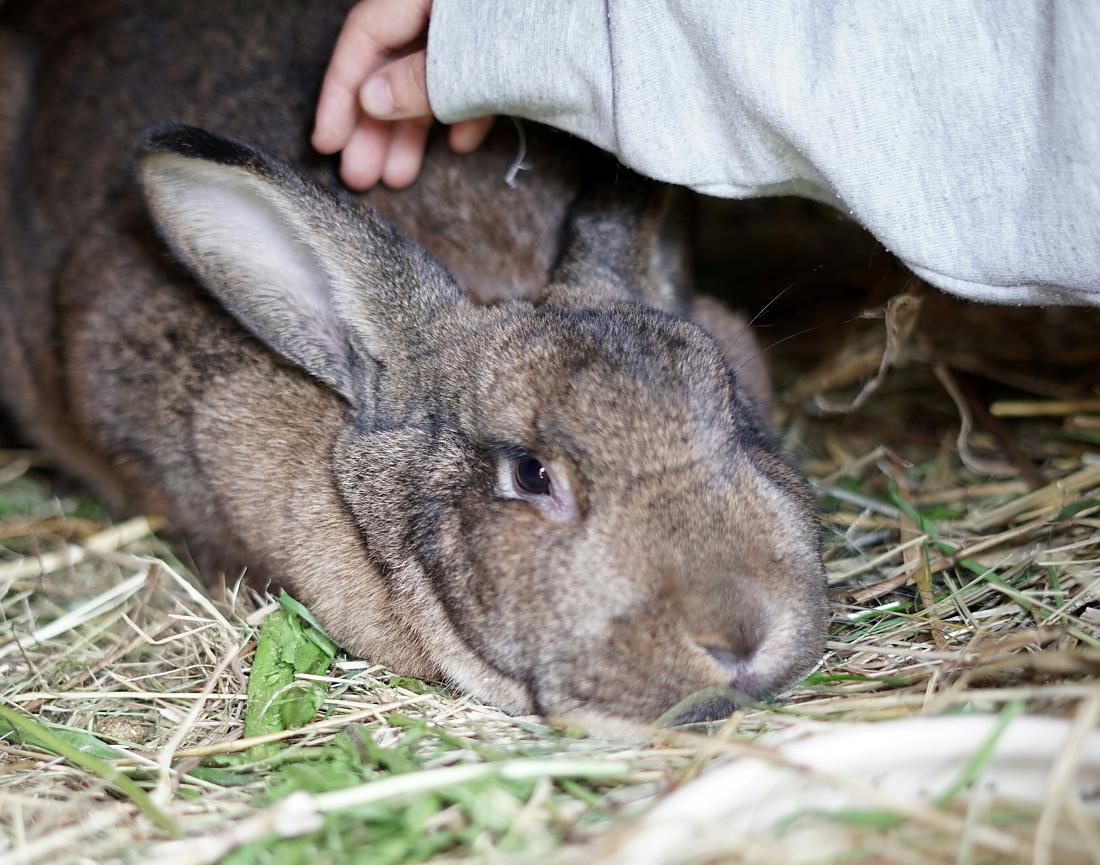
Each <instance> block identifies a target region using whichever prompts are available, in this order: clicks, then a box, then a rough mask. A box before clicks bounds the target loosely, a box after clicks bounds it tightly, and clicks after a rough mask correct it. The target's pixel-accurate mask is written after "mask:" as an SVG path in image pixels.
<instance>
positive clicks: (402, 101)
mask: <svg viewBox="0 0 1100 865" xmlns="http://www.w3.org/2000/svg"><path fill="white" fill-rule="evenodd" d="M426 57H427V53H426V52H425V51H415V52H413V53H412V54H409V55H408V56H406V57H402V58H401V59H399V60H394V61H392V62H390V63H387V64H386V65H385V66H383V67H382V68H381V69H380V70H379V71H378V72H377V73H376V74H374V75H372V76H371V77H370V79H369V80H368V81H367V83H366V84H365V85H363V89H362V90H361V91H360V92H359V102H360V104H361V105H362V106H363V110H364V111H366V112H367V114H369V115H370V116H371V117H377V118H378V119H379V120H405V119H408V118H411V117H429V116H431V113H432V107H431V105H429V104H428V83H427V63H426Z"/></svg>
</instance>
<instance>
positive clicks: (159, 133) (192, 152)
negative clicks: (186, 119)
mask: <svg viewBox="0 0 1100 865" xmlns="http://www.w3.org/2000/svg"><path fill="white" fill-rule="evenodd" d="M161 153H168V154H175V155H176V156H187V157H190V158H192V159H206V160H209V161H211V162H219V163H221V164H222V165H240V166H249V165H255V164H256V163H257V162H259V161H260V159H259V155H258V154H257V153H256V151H254V150H252V148H250V147H246V146H245V145H243V144H241V143H239V142H237V141H233V140H231V139H229V138H222V137H221V136H220V135H215V134H214V133H213V132H209V131H207V130H206V129H202V128H201V127H198V126H189V125H187V124H186V123H175V122H172V121H165V122H164V123H158V124H157V125H156V126H151V127H150V128H149V129H148V130H146V132H145V135H144V136H143V137H142V140H141V144H140V145H139V146H138V157H139V158H140V159H144V158H145V157H147V156H152V155H155V154H161Z"/></svg>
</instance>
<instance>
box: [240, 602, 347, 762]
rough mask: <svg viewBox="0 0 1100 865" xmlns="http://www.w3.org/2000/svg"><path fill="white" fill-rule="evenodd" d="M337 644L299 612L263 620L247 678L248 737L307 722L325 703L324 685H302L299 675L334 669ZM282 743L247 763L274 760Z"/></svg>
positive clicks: (253, 754) (260, 748)
mask: <svg viewBox="0 0 1100 865" xmlns="http://www.w3.org/2000/svg"><path fill="white" fill-rule="evenodd" d="M335 654H336V645H335V644H334V643H333V642H332V641H331V640H330V639H329V638H328V637H327V636H325V635H324V634H323V633H321V632H319V631H318V630H317V629H315V628H314V627H313V626H312V625H310V624H309V623H308V622H305V621H303V620H302V619H301V618H300V617H299V616H298V614H297V613H295V612H291V611H288V610H279V611H277V612H275V613H272V614H271V615H270V616H268V617H267V619H266V620H265V621H264V626H263V630H262V631H261V632H260V642H259V645H257V647H256V655H255V658H254V659H253V661H252V673H251V675H250V676H249V680H248V708H247V709H246V711H245V719H244V735H245V737H246V738H250V737H252V736H262V735H265V734H268V733H279V732H282V731H283V730H294V729H297V728H298V727H301V726H303V725H304V724H308V723H309V722H310V721H311V720H312V719H313V717H314V715H316V714H317V710H318V709H320V708H321V704H322V703H323V702H324V699H325V693H326V690H327V689H326V688H325V686H324V685H323V684H322V683H320V682H309V681H299V680H297V679H296V676H297V674H299V673H307V674H310V675H315V676H321V675H324V674H325V673H327V672H328V671H329V669H330V668H331V666H332V659H333V657H334V655H335ZM280 747H281V745H280V744H279V743H277V742H271V743H267V744H264V745H257V746H256V747H254V748H252V749H250V750H249V751H248V752H247V759H248V760H250V761H251V760H259V759H265V758H267V757H270V756H271V755H273V754H274V753H276V752H277V751H278V750H279V749H280Z"/></svg>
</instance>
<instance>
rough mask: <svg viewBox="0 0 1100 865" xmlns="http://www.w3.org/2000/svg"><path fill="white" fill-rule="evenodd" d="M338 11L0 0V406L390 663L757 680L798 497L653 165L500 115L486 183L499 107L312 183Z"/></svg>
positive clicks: (761, 399) (749, 345) (761, 390)
mask: <svg viewBox="0 0 1100 865" xmlns="http://www.w3.org/2000/svg"><path fill="white" fill-rule="evenodd" d="M348 6H350V4H349V3H331V4H321V3H315V2H308V0H280V2H277V3H275V2H272V3H263V4H255V3H246V2H230V3H225V2H212V0H211V2H201V0H200V2H193V3H187V4H181V3H174V2H170V0H164V2H137V0H98V2H81V3H71V2H65V3H62V2H53V0H44V2H43V0H39V2H8V3H7V4H6V5H5V6H4V7H3V9H2V11H0V121H2V122H0V171H2V175H0V178H2V180H0V182H2V184H3V185H2V186H0V196H2V198H0V201H2V205H0V208H2V209H0V364H2V368H0V397H2V399H3V402H4V404H5V406H6V407H7V408H8V409H9V410H10V411H11V412H12V413H13V414H14V415H15V416H16V418H17V419H18V421H19V422H20V424H21V425H22V427H23V428H24V429H25V431H26V432H27V434H28V435H29V436H31V437H32V438H33V439H34V440H36V441H37V442H39V443H40V444H41V445H43V446H44V447H48V448H49V449H51V450H52V451H53V452H55V453H56V455H57V456H58V458H59V459H60V460H61V461H62V462H63V463H64V464H65V465H66V466H67V467H68V468H70V469H71V470H73V471H74V472H76V473H78V474H80V475H82V476H84V477H85V478H86V479H88V480H89V481H91V482H92V483H93V484H94V485H95V486H96V487H97V488H98V489H99V490H100V491H101V492H102V493H103V494H104V495H105V496H107V497H108V498H110V499H111V500H112V501H113V502H115V503H116V504H117V505H118V506H120V507H125V508H129V509H136V508H140V509H142V510H144V511H148V512H156V513H162V514H164V515H166V516H168V517H169V518H170V519H171V520H172V521H173V522H174V524H175V525H177V526H179V527H180V528H181V529H182V530H184V532H185V533H186V535H187V537H188V539H189V543H190V545H191V548H192V549H193V550H195V551H197V553H198V554H199V555H200V561H205V562H216V563H217V565H218V566H219V567H225V568H235V567H239V566H247V567H248V568H249V569H251V570H253V571H255V572H258V573H261V574H263V575H265V576H267V577H270V578H272V579H274V580H276V581H278V582H280V583H282V584H284V585H286V586H287V587H288V588H289V589H290V590H291V591H292V592H293V593H295V594H296V595H297V596H298V597H300V598H301V599H302V600H303V601H304V602H305V603H306V604H307V605H308V606H309V607H310V608H311V609H312V610H313V611H314V613H315V614H316V615H317V617H318V618H319V619H320V620H321V622H322V623H323V624H324V625H325V627H326V628H327V629H328V630H329V632H330V633H331V634H332V636H333V637H334V638H335V639H337V640H338V641H339V642H341V644H342V645H344V646H345V647H346V648H347V649H348V650H349V651H352V652H354V653H356V654H359V655H361V656H363V657H367V658H370V659H371V660H374V661H377V662H379V663H383V664H386V665H387V666H389V667H391V668H393V669H395V670H397V671H400V672H402V673H406V674H410V675H417V676H422V677H431V678H438V679H443V680H446V681H448V682H450V683H452V684H453V685H455V686H456V687H459V688H462V689H465V690H468V691H470V692H472V693H474V694H475V695H477V696H479V697H481V698H483V699H486V700H490V701H494V702H496V703H498V704H500V705H502V706H504V707H506V708H509V709H512V710H516V711H525V710H526V711H531V710H534V711H542V712H563V711H581V712H591V713H594V714H598V715H602V716H618V717H631V718H653V717H655V716H657V715H658V714H660V713H661V712H663V711H664V710H666V709H667V708H668V707H670V706H671V705H673V704H674V703H676V702H677V701H678V700H680V699H681V698H683V697H684V696H686V695H688V694H690V693H692V692H694V691H696V690H699V689H701V688H705V687H708V686H733V687H735V688H737V689H739V690H741V691H744V692H748V693H750V694H755V695H764V694H770V693H773V692H775V691H776V690H778V689H781V688H782V687H784V686H786V685H788V684H790V683H791V682H792V681H793V680H794V679H795V678H796V677H797V676H798V675H800V674H801V673H803V672H805V670H806V669H808V668H809V666H811V665H812V664H813V663H814V661H815V660H816V659H817V657H818V656H819V654H820V651H821V647H822V641H823V634H824V622H825V593H824V578H823V573H822V568H821V563H820V553H819V542H818V528H817V521H816V516H815V512H814V509H813V506H812V502H811V500H810V498H809V496H808V494H807V491H806V486H805V483H804V482H803V481H802V480H801V479H800V478H799V477H798V475H797V474H796V473H795V472H794V471H792V470H791V469H790V468H789V467H788V465H787V464H786V462H785V461H784V460H783V459H782V458H781V457H779V456H778V455H777V453H776V449H775V445H774V443H773V442H772V440H771V438H770V434H769V433H768V430H767V421H766V417H765V412H764V411H763V410H762V408H761V407H762V406H765V405H766V400H767V394H766V378H765V376H764V373H763V368H762V366H761V363H760V361H759V359H758V358H757V351H756V347H755V344H754V343H753V341H752V339H751V337H750V335H749V333H748V331H747V328H745V326H744V324H743V322H742V320H741V319H739V318H737V317H736V316H733V315H731V314H730V313H728V312H726V311H725V310H724V309H723V308H722V307H721V306H720V305H719V304H717V303H715V302H714V301H710V300H706V299H702V298H698V299H693V298H691V297H690V295H689V294H687V292H686V290H685V277H684V275H683V273H682V261H683V248H682V244H681V243H679V242H678V241H677V240H676V239H675V236H674V235H673V236H672V239H671V240H670V239H669V235H668V232H666V231H665V230H664V227H665V226H666V225H668V224H670V223H671V222H674V219H669V218H668V217H669V214H668V211H667V207H666V206H665V204H664V199H663V198H661V196H660V192H659V190H657V188H656V187H655V186H654V185H652V184H648V183H647V182H644V181H641V180H640V179H638V178H634V177H631V176H629V175H628V174H626V173H624V174H623V176H622V177H621V178H620V180H619V182H616V183H610V184H608V183H604V184H603V186H601V185H600V183H599V182H598V181H599V179H600V177H601V176H603V175H613V174H614V171H615V170H614V168H612V167H610V166H609V165H608V164H607V163H606V161H605V160H603V159H602V157H600V156H599V155H596V154H593V153H592V152H590V151H589V150H588V149H587V148H585V147H584V146H583V145H581V144H580V143H578V142H575V141H572V140H570V139H568V138H566V137H565V136H560V135H557V134H554V133H551V132H549V131H548V130H541V129H537V128H530V127H529V128H528V131H529V137H530V139H531V141H530V148H529V151H528V154H527V157H526V160H525V162H526V164H527V166H528V168H527V170H525V171H522V172H520V174H519V178H518V182H517V184H516V185H515V186H514V187H512V186H509V185H508V184H506V183H504V182H503V180H502V178H503V177H504V175H505V173H506V172H507V171H508V167H509V164H510V163H511V162H512V160H513V158H514V156H515V153H516V146H517V144H516V137H515V132H514V130H513V129H512V128H511V126H510V125H509V124H507V123H498V130H497V132H496V133H494V135H493V137H492V138H491V139H490V141H489V142H488V144H487V145H486V146H485V147H484V148H483V149H482V150H480V151H478V152H477V153H475V154H472V155H469V156H461V157H459V156H455V155H453V154H451V153H449V152H448V151H447V149H446V147H445V146H443V145H442V144H441V143H440V142H439V141H438V140H436V141H435V143H433V145H432V146H431V148H430V151H429V154H428V158H427V162H426V166H425V170H424V173H423V175H422V177H421V179H420V181H418V183H417V185H416V186H415V187H414V188H413V189H411V190H409V191H407V192H404V193H394V192H390V191H386V190H376V191H373V192H371V193H369V194H368V195H365V196H358V197H352V196H350V195H348V194H347V193H346V192H344V191H341V189H340V187H339V184H338V182H337V180H336V177H335V171H334V164H333V161H332V160H330V159H325V158H321V157H319V156H317V155H316V154H314V153H313V152H312V151H311V149H310V148H309V146H308V131H309V125H310V121H311V118H312V109H313V105H314V101H315V98H316V94H317V91H318V88H319V84H320V80H321V76H322V74H323V72H324V66H325V63H326V61H327V57H328V54H329V51H330V50H331V46H332V44H333V42H334V40H335V36H336V33H337V32H338V29H339V26H340V23H341V21H342V19H343V14H344V13H345V12H346V10H347V8H348ZM164 121H173V123H170V124H165V123H164ZM157 124H160V125H157ZM185 124H186V125H185ZM150 127H152V131H151V132H147V131H146V130H147V129H149V128H150ZM208 130H210V131H208ZM135 150H136V151H137V154H138V155H137V160H136V164H137V168H136V170H135V167H134V166H135V157H134V154H135ZM378 214H383V215H384V216H385V217H387V218H388V219H383V218H381V217H380V216H379V215H378ZM158 234H159V236H158ZM425 250H426V251H425ZM173 253H174V255H173ZM440 262H441V263H442V264H440ZM445 268H446V269H445ZM473 300H478V301H481V302H480V303H475V302H473ZM488 301H492V302H488ZM723 708H728V705H727V704H725V703H719V704H715V705H711V706H710V707H709V708H707V707H704V708H703V709H700V710H699V711H698V712H697V713H696V714H704V715H705V714H714V713H715V712H718V711H721V710H722V709H723Z"/></svg>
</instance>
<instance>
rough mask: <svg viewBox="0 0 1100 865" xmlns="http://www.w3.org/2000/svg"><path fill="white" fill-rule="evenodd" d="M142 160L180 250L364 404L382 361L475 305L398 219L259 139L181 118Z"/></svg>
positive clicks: (281, 348) (235, 307) (288, 352)
mask: <svg viewBox="0 0 1100 865" xmlns="http://www.w3.org/2000/svg"><path fill="white" fill-rule="evenodd" d="M139 160H140V175H141V181H142V187H143V189H144V192H145V197H146V200H147V201H148V204H149V209H150V211H151V212H152V215H153V219H154V221H155V222H156V224H157V227H158V228H159V229H160V232H161V234H162V235H163V236H164V237H165V239H166V240H167V241H168V243H169V245H170V246H171V247H172V249H173V250H174V251H175V252H176V254H177V255H178V256H179V257H180V258H181V259H182V260H183V262H184V263H185V264H186V265H187V266H188V267H189V268H190V270H191V271H192V272H193V273H194V274H195V275H196V276H197V277H198V278H199V279H200V280H201V281H202V282H203V284H204V285H205V286H206V287H207V289H209V290H210V291H211V292H212V293H213V294H214V295H215V296H216V297H217V298H218V299H219V300H220V301H221V303H222V304H223V305H224V306H225V307H226V309H227V310H229V312H231V313H232V314H233V315H234V316H235V317H236V318H237V319H238V320H239V321H240V322H241V324H243V325H244V326H245V327H247V328H248V329H249V330H250V331H252V333H253V334H255V335H256V336H257V337H259V338H260V339H261V340H263V341H264V342H266V343H267V344H268V345H269V346H270V347H271V348H273V349H274V350H275V351H277V352H278V353H280V354H282V355H283V356H284V357H286V358H287V359H288V360H290V361H292V362H294V363H295V364H297V365H299V366H301V367H302V368H304V369H305V370H307V371H308V372H310V373H311V374H313V375H314V376H316V377H317V378H319V379H321V380H322V381H324V382H326V383H327V384H329V385H330V386H331V387H332V388H334V389H335V390H336V391H337V392H339V393H340V394H341V395H342V396H344V398H345V399H347V400H348V401H349V402H350V403H352V404H353V405H360V404H362V402H363V401H364V400H365V399H367V398H368V394H369V393H370V392H371V391H372V388H370V387H369V385H368V383H367V382H364V381H363V380H362V379H363V377H364V375H366V376H367V377H368V378H369V376H370V373H371V371H372V370H373V369H374V367H375V366H376V364H377V363H382V364H385V363H387V362H390V361H393V360H397V359H399V358H401V357H403V356H407V355H409V354H412V353H414V352H416V351H418V350H422V349H423V343H424V341H425V339H427V338H428V336H427V331H428V330H429V329H430V328H429V325H430V323H431V322H432V321H433V320H434V319H437V318H438V317H439V316H440V315H442V314H444V313H445V312H446V311H447V310H449V309H452V308H454V307H458V306H460V305H467V306H468V305H469V302H468V301H467V300H466V299H465V298H463V297H462V295H461V294H460V292H459V290H458V288H457V286H456V285H455V284H454V281H453V280H452V279H451V277H450V276H449V275H448V274H447V273H446V271H445V270H444V269H443V268H442V267H441V266H440V265H439V264H437V263H436V262H435V261H433V260H432V259H431V258H430V257H429V256H428V254H427V253H426V252H424V251H423V250H422V249H420V248H419V247H417V246H415V245H414V244H412V243H411V242H409V241H408V240H406V239H404V238H402V237H401V236H400V235H399V234H398V233H397V232H396V231H395V230H394V228H393V227H392V226H390V225H389V224H388V223H386V222H384V221H383V220H382V219H380V218H379V217H377V216H375V215H374V214H372V213H371V212H369V211H367V210H365V209H358V208H355V207H353V206H352V205H349V204H346V203H344V202H342V201H340V200H338V199H337V198H335V197H334V196H332V195H330V194H328V193H326V192H324V191H323V190H321V189H319V188H318V187H316V186H314V185H313V184H312V183H309V182H307V181H306V180H305V179H304V178H302V177H301V176H300V175H298V174H296V173H294V172H293V171H291V170H290V169H288V168H286V167H285V166H282V165H280V164H279V163H277V162H275V161H274V160H272V159H269V158H267V157H266V156H263V155H262V154H260V153H259V152H257V151H255V150H253V149H252V148H250V147H246V146H245V145H242V144H239V143H237V142H234V141H230V140H228V139H224V138H220V137H218V136H215V135H213V134H211V133H209V132H207V131H205V130H203V129H198V128H196V127H192V126H182V125H177V124H170V125H166V126H160V127H156V128H154V129H153V130H151V131H150V132H149V133H148V135H147V136H146V139H145V142H144V144H143V146H142V148H141V150H140V156H139Z"/></svg>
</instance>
